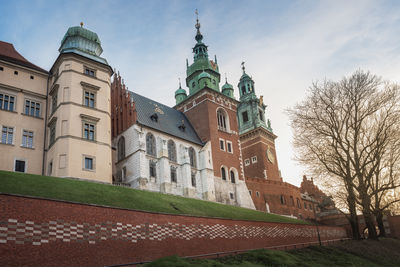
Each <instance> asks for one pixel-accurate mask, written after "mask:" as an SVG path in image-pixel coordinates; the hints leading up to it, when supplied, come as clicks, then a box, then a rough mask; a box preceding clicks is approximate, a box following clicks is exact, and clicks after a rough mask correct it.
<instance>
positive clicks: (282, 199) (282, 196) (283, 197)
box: [281, 195, 286, 205]
mask: <svg viewBox="0 0 400 267" xmlns="http://www.w3.org/2000/svg"><path fill="white" fill-rule="evenodd" d="M281 204H282V205H285V204H286V199H285V196H284V195H281Z"/></svg>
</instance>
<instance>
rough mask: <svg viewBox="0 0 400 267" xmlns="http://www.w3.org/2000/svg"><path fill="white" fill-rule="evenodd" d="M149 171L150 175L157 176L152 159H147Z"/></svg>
mask: <svg viewBox="0 0 400 267" xmlns="http://www.w3.org/2000/svg"><path fill="white" fill-rule="evenodd" d="M149 173H150V177H157V173H156V163H155V162H154V161H152V160H150V161H149Z"/></svg>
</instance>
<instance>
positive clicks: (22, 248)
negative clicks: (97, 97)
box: [0, 194, 346, 266]
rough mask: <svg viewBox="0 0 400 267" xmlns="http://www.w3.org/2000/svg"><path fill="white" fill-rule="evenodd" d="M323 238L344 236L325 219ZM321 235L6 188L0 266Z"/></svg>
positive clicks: (116, 260)
mask: <svg viewBox="0 0 400 267" xmlns="http://www.w3.org/2000/svg"><path fill="white" fill-rule="evenodd" d="M320 233H321V238H322V240H328V239H337V238H345V237H346V232H345V230H344V229H343V228H340V227H327V226H324V227H320ZM316 240H317V232H316V228H315V227H314V226H309V225H296V224H283V223H265V222H254V221H238V220H227V219H216V218H202V217H191V216H179V215H168V214H157V213H150V212H140V211H131V210H124V209H115V208H107V207H99V206H92V205H83V204H74V203H67V202H60V201H50V200H43V199H35V198H26V197H18V196H10V195H4V194H1V195H0V255H2V256H1V257H0V265H1V266H23V265H29V266H102V265H111V264H121V263H128V262H135V261H145V260H153V259H156V258H159V257H163V256H167V255H174V254H175V255H180V256H185V255H198V254H204V253H213V252H220V251H232V250H243V249H256V248H261V247H268V246H274V245H285V244H293V243H301V242H310V241H316Z"/></svg>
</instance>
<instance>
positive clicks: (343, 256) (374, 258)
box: [146, 239, 400, 267]
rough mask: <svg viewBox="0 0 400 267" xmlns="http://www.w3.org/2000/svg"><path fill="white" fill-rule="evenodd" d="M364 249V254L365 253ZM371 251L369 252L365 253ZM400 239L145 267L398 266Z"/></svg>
mask: <svg viewBox="0 0 400 267" xmlns="http://www.w3.org/2000/svg"><path fill="white" fill-rule="evenodd" d="M365 250H366V251H365ZM368 252H372V253H368ZM399 258H400V240H395V239H382V240H380V241H369V240H363V241H347V242H344V243H340V244H338V245H334V246H329V247H319V246H314V247H308V248H303V249H297V250H290V251H276V250H254V251H250V252H248V253H243V254H240V255H236V256H228V257H223V258H218V259H183V258H180V257H177V256H171V257H165V258H161V259H159V260H156V261H154V262H152V263H149V264H146V266H150V267H152V266H157V267H166V266H176V267H189V266H190V267H193V266H215V267H226V266H241V267H244V266H296V267H301V266H304V267H306V266H311V267H325V266H360V267H375V266H376V267H378V266H388V267H392V266H393V267H394V266H399Z"/></svg>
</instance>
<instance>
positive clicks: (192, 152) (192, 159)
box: [189, 147, 197, 168]
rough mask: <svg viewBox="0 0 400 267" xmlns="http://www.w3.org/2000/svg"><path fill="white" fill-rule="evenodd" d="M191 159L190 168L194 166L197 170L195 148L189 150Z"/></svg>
mask: <svg viewBox="0 0 400 267" xmlns="http://www.w3.org/2000/svg"><path fill="white" fill-rule="evenodd" d="M189 159H190V166H192V167H193V168H196V166H197V162H196V154H195V151H194V148H193V147H190V148H189Z"/></svg>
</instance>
